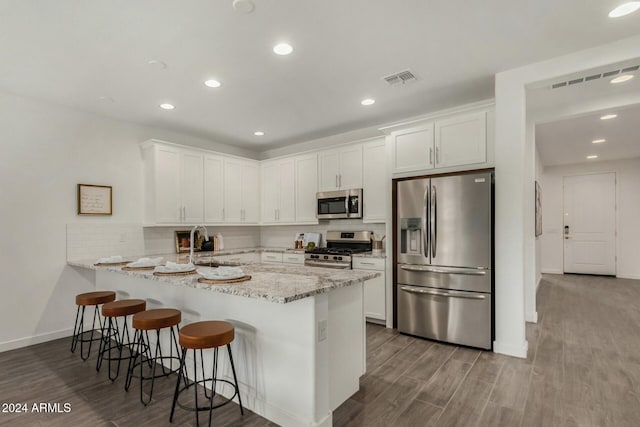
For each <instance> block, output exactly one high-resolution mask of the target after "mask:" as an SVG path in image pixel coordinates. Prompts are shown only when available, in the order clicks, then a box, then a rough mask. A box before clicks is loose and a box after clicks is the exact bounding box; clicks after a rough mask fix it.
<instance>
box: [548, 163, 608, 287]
mask: <svg viewBox="0 0 640 427" xmlns="http://www.w3.org/2000/svg"><path fill="white" fill-rule="evenodd" d="M606 174H613V177H614V181H613V183H614V184H613V185H614V187H615V191H614V204H613V222H614V236H613V240H614V245H613V249H614V257H615V258H614V259H615V261H614V269H615V274H614V276H613V277H618V224H619V223H620V221H619V220H618V219H619V218H618V215H619V211H618V199H619V197H618V196H619V194H618V191H619V190H618V171H616V170H608V169H607V170H602V171H592V172H583V173H577V172H576V173H570V174H566V175H565V174H563V175H562V229H561V232H560V235H561V236H562V274H563V275H565V274H573V273H566V272H565V271H564V208H565V206H564V188H565V187H564V181H565V178H573V177H576V176H589V175H606ZM543 212H544V210H543Z"/></svg>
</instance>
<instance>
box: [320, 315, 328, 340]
mask: <svg viewBox="0 0 640 427" xmlns="http://www.w3.org/2000/svg"><path fill="white" fill-rule="evenodd" d="M326 339H327V321H326V320H320V321H319V322H318V342H321V341H324V340H326Z"/></svg>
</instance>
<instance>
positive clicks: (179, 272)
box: [153, 270, 196, 277]
mask: <svg viewBox="0 0 640 427" xmlns="http://www.w3.org/2000/svg"><path fill="white" fill-rule="evenodd" d="M190 274H196V271H195V270H189V271H176V272H171V273H160V272H159V271H156V272H154V273H153V275H154V276H163V277H178V276H188V275H190Z"/></svg>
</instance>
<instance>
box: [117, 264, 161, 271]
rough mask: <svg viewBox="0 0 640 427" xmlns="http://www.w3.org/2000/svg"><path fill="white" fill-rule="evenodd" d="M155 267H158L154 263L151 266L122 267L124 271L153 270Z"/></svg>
mask: <svg viewBox="0 0 640 427" xmlns="http://www.w3.org/2000/svg"><path fill="white" fill-rule="evenodd" d="M154 268H156V267H155V266H154V265H152V266H151V267H127V266H125V267H122V270H124V271H149V270H153V269H154Z"/></svg>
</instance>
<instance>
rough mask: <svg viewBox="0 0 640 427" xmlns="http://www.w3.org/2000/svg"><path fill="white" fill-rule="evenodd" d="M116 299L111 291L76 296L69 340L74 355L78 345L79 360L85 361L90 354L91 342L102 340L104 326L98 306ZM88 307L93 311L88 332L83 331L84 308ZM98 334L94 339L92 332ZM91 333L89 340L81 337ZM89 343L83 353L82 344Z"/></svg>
mask: <svg viewBox="0 0 640 427" xmlns="http://www.w3.org/2000/svg"><path fill="white" fill-rule="evenodd" d="M115 299H116V293H115V292H113V291H95V292H86V293H83V294H78V295H76V305H77V306H78V308H77V310H76V321H75V323H74V325H73V337H72V339H71V352H72V353H75V351H76V349H77V347H78V343H80V358H81V359H82V360H87V359H88V358H89V355H90V354H91V344H92V343H93V341H99V340H102V333H103V330H104V324H103V323H102V317H101V316H100V312H99V310H98V306H99V305H100V304H105V303H108V302H111V301H114V300H115ZM88 306H94V311H93V324H92V325H91V330H90V331H85V330H84V312H85V308H86V307H88ZM96 319H97V320H98V325H99V328H98V329H96ZM96 331H97V332H99V333H98V336H96V337H94V336H93V335H94V332H96ZM88 332H91V337H90V338H84V337H83V335H84V334H85V333H88ZM87 342H88V343H89V348H88V349H87V352H86V353H85V352H84V343H87Z"/></svg>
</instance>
